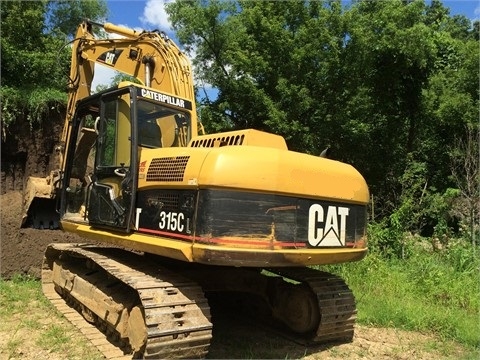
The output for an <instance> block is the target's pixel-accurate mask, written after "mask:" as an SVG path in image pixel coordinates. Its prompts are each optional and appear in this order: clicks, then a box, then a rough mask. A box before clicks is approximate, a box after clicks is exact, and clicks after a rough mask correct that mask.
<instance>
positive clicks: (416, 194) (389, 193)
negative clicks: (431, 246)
mask: <svg viewBox="0 0 480 360" xmlns="http://www.w3.org/2000/svg"><path fill="white" fill-rule="evenodd" d="M167 12H168V13H169V15H170V18H171V20H172V23H173V27H174V29H175V30H176V31H177V35H178V37H179V39H180V41H181V42H182V43H183V44H184V45H185V46H186V47H187V49H188V48H195V51H196V52H195V54H196V57H195V59H194V60H193V62H194V64H195V65H196V77H197V78H198V79H199V80H201V81H203V82H204V83H206V84H211V85H213V86H214V87H215V88H216V89H218V91H219V95H218V98H217V99H208V98H206V99H204V100H203V101H202V103H201V104H199V107H198V108H199V111H200V115H201V119H202V122H203V123H204V125H205V126H206V128H207V130H209V131H219V130H230V129H237V128H246V127H254V128H258V129H262V130H267V131H270V132H274V133H278V134H280V135H283V136H284V137H285V138H286V140H287V143H288V145H289V148H291V149H293V150H299V151H303V152H307V153H312V154H318V153H320V151H321V150H323V148H325V146H326V145H331V149H332V153H333V156H334V157H335V158H337V159H339V160H342V161H345V162H348V163H351V164H353V165H354V166H355V167H356V168H357V169H358V170H359V171H360V173H362V174H363V175H364V176H365V178H366V180H367V183H368V184H369V186H370V189H371V192H372V193H373V195H374V197H375V199H376V204H375V210H376V219H377V220H384V221H385V226H387V227H390V229H389V231H390V232H392V234H389V235H388V236H392V239H391V240H390V241H387V242H388V243H391V244H397V245H398V240H397V238H398V237H400V238H402V237H403V233H404V232H406V231H407V232H413V233H418V232H425V231H429V232H431V229H432V228H435V232H436V234H437V233H438V234H439V235H440V233H448V232H449V231H450V230H449V229H451V224H450V221H451V218H450V215H449V211H448V210H447V209H446V206H447V205H450V206H451V202H450V200H449V199H448V197H446V196H444V194H445V193H446V191H447V189H459V188H460V185H459V184H458V183H457V181H456V180H455V179H453V178H452V176H451V175H452V169H451V154H452V151H453V150H454V149H455V148H456V147H457V145H456V141H455V139H457V138H464V133H465V131H464V129H465V126H467V125H468V126H472V124H477V125H476V126H477V127H478V116H479V110H478V109H479V100H478V99H479V87H478V83H479V82H480V74H479V72H478V59H479V58H480V46H479V44H478V33H477V32H476V30H475V29H478V23H476V25H473V26H472V24H471V22H470V21H469V20H468V19H467V18H465V17H463V16H450V14H449V9H448V8H447V7H445V6H444V5H443V4H442V3H441V2H440V1H437V0H434V1H431V2H427V1H422V0H415V1H402V0H391V1H368V0H364V1H353V2H352V3H351V4H345V3H344V2H340V1H318V2H317V1H313V2H312V1H294V2H276V1H260V2H252V1H228V2H227V1H209V2H204V1H200V0H198V1H188V2H186V1H180V2H172V3H169V4H168V6H167ZM386 236H387V235H386V234H384V235H383V237H386ZM385 241H386V239H385ZM384 245H385V246H389V245H388V244H384ZM402 248H403V247H402V246H401V245H400V246H399V248H395V249H393V250H392V251H393V252H394V253H398V252H399V251H400V253H402Z"/></svg>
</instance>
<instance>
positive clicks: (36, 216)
mask: <svg viewBox="0 0 480 360" xmlns="http://www.w3.org/2000/svg"><path fill="white" fill-rule="evenodd" d="M52 190H53V184H52V177H51V176H50V177H47V178H39V177H33V176H30V177H29V178H28V180H27V185H26V187H25V192H24V196H23V211H22V223H21V227H22V228H25V227H34V228H36V229H41V228H50V229H57V228H58V227H59V215H58V213H57V212H56V210H55V199H54V198H53V196H52V195H53V194H52Z"/></svg>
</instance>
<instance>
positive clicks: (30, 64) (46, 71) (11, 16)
mask: <svg viewBox="0 0 480 360" xmlns="http://www.w3.org/2000/svg"><path fill="white" fill-rule="evenodd" d="M95 4H97V5H98V6H95ZM0 6H1V26H2V37H1V39H0V41H1V47H2V52H1V82H2V88H1V90H0V92H1V96H2V134H5V133H6V131H5V129H6V128H7V127H8V125H9V124H10V123H11V122H13V121H17V120H22V119H25V120H26V121H27V122H29V123H30V124H32V123H33V122H39V121H41V119H42V117H44V116H45V114H47V113H48V112H49V111H50V110H51V108H52V107H54V108H55V107H57V106H58V105H60V104H64V103H65V101H66V91H65V90H66V77H65V74H68V70H69V66H70V57H71V56H70V48H69V47H66V46H65V41H66V38H67V36H69V35H72V34H71V33H64V32H63V31H71V30H72V29H71V28H70V27H68V26H67V24H70V23H72V22H76V23H77V24H78V23H79V20H80V13H79V11H78V9H86V10H85V13H84V14H85V15H88V16H91V17H92V18H94V19H97V18H99V17H101V16H104V12H105V11H106V7H105V2H104V1H103V0H101V1H100V0H99V1H88V2H85V3H83V2H82V1H75V2H56V1H52V2H48V1H2V2H1V3H0ZM69 9H70V10H71V11H69ZM87 10H88V11H87ZM49 11H52V12H51V13H49ZM48 19H50V20H51V22H49V20H48ZM58 26H60V27H58Z"/></svg>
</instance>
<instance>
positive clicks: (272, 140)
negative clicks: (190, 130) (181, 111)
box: [188, 129, 287, 150]
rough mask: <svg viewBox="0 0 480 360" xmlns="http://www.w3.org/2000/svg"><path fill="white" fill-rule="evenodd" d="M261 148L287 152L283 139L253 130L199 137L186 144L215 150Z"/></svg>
mask: <svg viewBox="0 0 480 360" xmlns="http://www.w3.org/2000/svg"><path fill="white" fill-rule="evenodd" d="M239 145H241V146H263V147H270V148H276V149H284V150H287V144H286V143H285V139H284V138H283V137H281V136H280V135H276V134H270V133H267V132H264V131H259V130H255V129H243V130H235V131H228V132H224V133H219V134H207V135H200V136H197V137H195V138H193V139H192V140H190V143H189V144H188V146H189V147H196V148H200V147H203V148H215V147H222V146H239Z"/></svg>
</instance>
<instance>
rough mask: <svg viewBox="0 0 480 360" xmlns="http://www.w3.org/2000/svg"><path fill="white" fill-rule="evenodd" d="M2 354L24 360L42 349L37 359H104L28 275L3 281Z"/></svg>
mask: <svg viewBox="0 0 480 360" xmlns="http://www.w3.org/2000/svg"><path fill="white" fill-rule="evenodd" d="M0 318H1V319H2V321H1V324H0V333H1V334H2V336H1V337H2V339H3V341H0V345H1V346H0V354H2V356H3V355H6V358H9V359H10V358H23V357H24V354H25V353H28V352H30V351H29V349H35V351H34V352H37V350H36V349H38V348H39V349H40V350H41V353H39V354H38V356H37V357H36V358H38V359H42V358H52V357H53V355H54V354H56V357H57V358H61V359H82V360H83V359H90V360H96V359H102V358H103V357H102V356H101V355H100V353H99V352H98V351H96V350H95V349H93V348H92V346H91V345H90V344H89V343H88V342H87V341H86V340H85V339H84V338H83V337H82V336H79V335H78V332H77V331H76V330H75V329H74V327H73V325H71V324H70V323H69V322H68V321H67V320H66V319H64V318H63V317H62V316H61V315H60V314H58V313H57V312H56V311H55V309H54V308H53V306H52V305H51V304H50V303H49V302H48V300H47V299H46V298H45V297H44V296H43V294H42V291H41V283H40V281H38V280H36V279H34V278H31V277H25V276H16V277H14V278H13V279H12V280H9V281H4V280H2V279H0Z"/></svg>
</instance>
